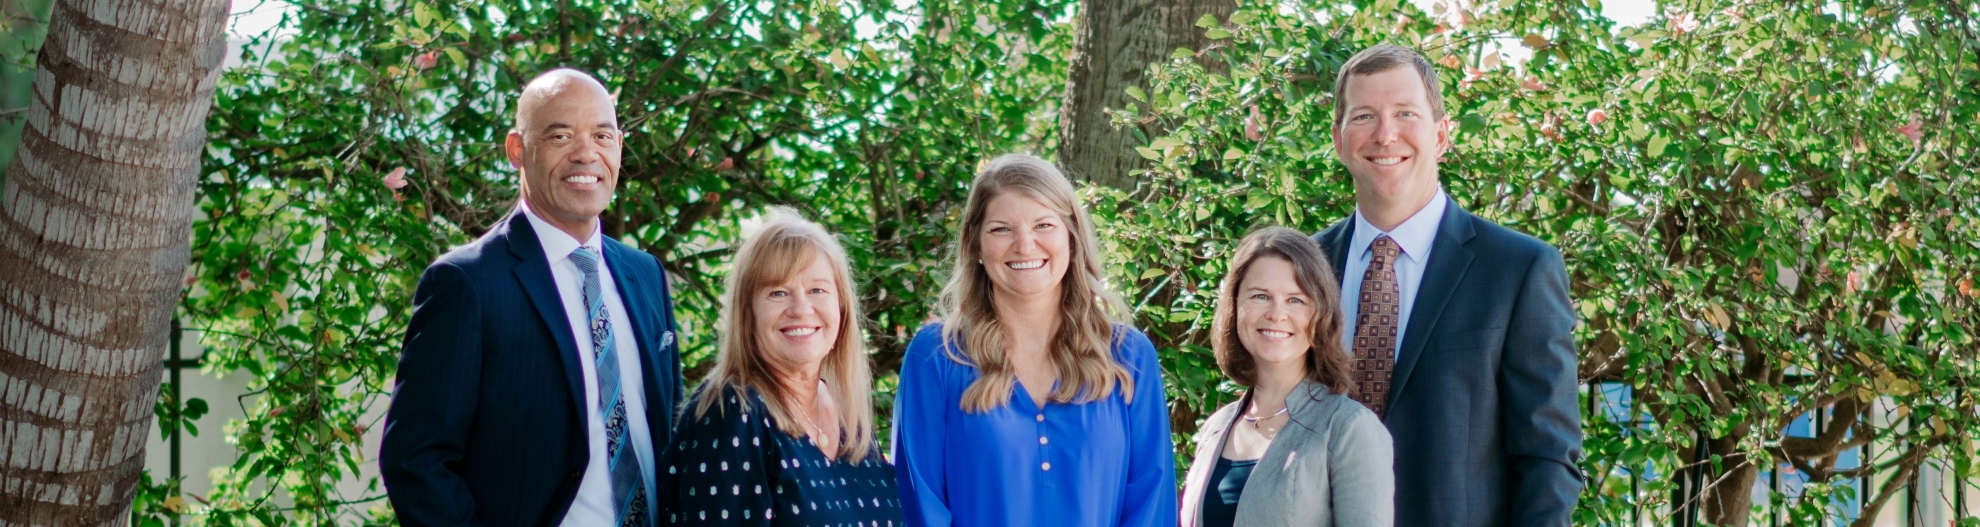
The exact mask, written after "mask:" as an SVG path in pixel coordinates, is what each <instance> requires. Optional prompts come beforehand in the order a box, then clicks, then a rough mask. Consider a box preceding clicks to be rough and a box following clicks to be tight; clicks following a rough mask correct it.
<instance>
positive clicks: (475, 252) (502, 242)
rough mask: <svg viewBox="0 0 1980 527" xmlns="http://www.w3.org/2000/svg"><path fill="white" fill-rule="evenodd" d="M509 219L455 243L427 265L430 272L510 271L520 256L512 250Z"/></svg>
mask: <svg viewBox="0 0 1980 527" xmlns="http://www.w3.org/2000/svg"><path fill="white" fill-rule="evenodd" d="M509 244H510V239H509V222H508V221H502V222H498V223H496V224H495V225H494V226H493V227H490V228H489V229H488V232H487V233H485V234H482V235H481V237H480V238H475V239H474V241H471V242H468V243H467V244H465V245H461V246H459V247H455V248H453V249H450V250H448V251H447V253H446V254H442V255H440V257H439V258H436V259H434V260H433V263H432V264H431V265H428V266H427V267H426V272H427V274H429V275H432V274H436V273H441V272H447V271H459V272H461V273H463V274H466V275H470V276H480V275H486V274H492V273H497V272H507V271H508V269H509V268H510V267H514V266H515V264H516V263H518V262H519V260H517V259H516V257H515V255H514V254H513V253H511V252H510V250H509Z"/></svg>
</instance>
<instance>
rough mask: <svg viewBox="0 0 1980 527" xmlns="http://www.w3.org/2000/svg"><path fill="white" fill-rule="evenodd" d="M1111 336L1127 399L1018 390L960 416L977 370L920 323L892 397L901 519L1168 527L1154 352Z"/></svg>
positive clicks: (938, 331) (1169, 468)
mask: <svg viewBox="0 0 1980 527" xmlns="http://www.w3.org/2000/svg"><path fill="white" fill-rule="evenodd" d="M1114 331H1115V337H1116V338H1115V345H1114V354H1115V358H1116V360H1118V361H1120V362H1121V364H1122V365H1124V366H1126V367H1127V369H1128V372H1129V373H1130V374H1131V375H1132V376H1133V377H1134V401H1133V402H1128V400H1127V399H1126V398H1125V397H1123V394H1122V390H1121V389H1120V388H1119V387H1117V388H1116V389H1115V390H1114V393H1113V394H1112V395H1109V396H1108V397H1106V398H1104V399H1100V400H1097V401H1093V402H1088V403H1082V404H1060V403H1052V402H1048V403H1046V404H1045V407H1044V408H1043V409H1040V408H1039V407H1038V406H1037V405H1035V404H1032V402H1031V397H1030V396H1029V395H1026V394H1025V391H1024V387H1023V385H1022V384H1019V385H1018V386H1017V387H1015V388H1014V389H1013V390H1011V399H1010V402H1009V403H1007V404H1005V405H1004V406H1001V407H998V408H997V409H994V410H991V411H989V412H986V413H965V412H963V410H962V394H963V390H964V389H967V388H968V387H969V385H970V383H972V382H975V381H976V378H977V376H978V374H977V371H976V368H974V367H971V366H966V365H963V364H960V363H957V362H956V361H955V360H953V359H951V358H950V357H949V353H948V351H947V350H946V349H945V348H947V346H945V345H944V344H943V342H942V325H941V324H940V323H936V324H930V325H928V326H926V327H923V328H921V331H920V332H918V333H916V334H915V336H914V341H913V342H910V343H909V344H908V350H907V357H906V358H905V359H903V361H902V364H901V381H900V391H899V393H898V394H897V395H896V397H895V399H894V410H895V412H896V414H895V420H894V431H895V433H896V434H897V436H896V440H895V443H894V472H895V474H896V475H897V476H898V478H899V481H900V489H901V501H902V506H903V507H902V508H903V509H904V511H903V512H905V513H906V514H907V520H908V524H909V525H917V526H934V527H946V526H951V525H954V526H974V525H988V526H1005V525H1016V526H1033V525H1066V526H1082V527H1111V526H1134V527H1172V526H1174V525H1176V469H1175V447H1174V444H1173V443H1171V442H1170V438H1169V411H1168V405H1167V404H1166V400H1165V399H1166V395H1165V394H1164V393H1163V387H1162V368H1161V366H1160V364H1159V363H1157V362H1156V357H1155V346H1154V344H1151V343H1150V342H1149V341H1148V336H1146V335H1143V334H1142V333H1141V332H1140V331H1137V330H1135V329H1134V328H1130V327H1127V326H1115V327H1114ZM958 355H959V354H958Z"/></svg>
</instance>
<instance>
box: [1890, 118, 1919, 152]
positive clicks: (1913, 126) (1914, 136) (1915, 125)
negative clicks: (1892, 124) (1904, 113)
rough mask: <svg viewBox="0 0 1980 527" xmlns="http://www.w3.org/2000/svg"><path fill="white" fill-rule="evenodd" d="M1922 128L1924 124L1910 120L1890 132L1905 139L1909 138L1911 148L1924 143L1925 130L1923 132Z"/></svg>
mask: <svg viewBox="0 0 1980 527" xmlns="http://www.w3.org/2000/svg"><path fill="white" fill-rule="evenodd" d="M1924 126H1925V123H1924V122H1923V121H1919V120H1917V119H1912V120H1911V122H1909V123H1904V126H1900V127H1897V129H1896V130H1892V131H1894V132H1897V133H1898V134H1899V135H1903V136H1905V137H1909V138H1911V144H1912V146H1917V145H1919V144H1921V143H1924V142H1925V130H1923V127H1924Z"/></svg>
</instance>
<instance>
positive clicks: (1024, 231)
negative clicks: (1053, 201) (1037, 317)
mask: <svg viewBox="0 0 1980 527" xmlns="http://www.w3.org/2000/svg"><path fill="white" fill-rule="evenodd" d="M977 240H978V241H977V256H978V258H979V259H981V260H983V269H984V272H985V273H987V274H989V276H990V283H991V284H992V285H993V286H995V287H996V292H997V294H998V295H1003V296H1009V297H1014V298H1036V297H1038V296H1040V295H1049V296H1050V298H1053V299H1057V298H1058V294H1059V284H1060V282H1061V280H1062V279H1064V278H1065V276H1066V268H1067V266H1068V265H1069V261H1068V260H1069V259H1070V256H1071V254H1072V234H1071V229H1069V228H1068V226H1067V221H1066V219H1065V217H1064V216H1061V215H1060V214H1059V213H1058V212H1057V211H1054V210H1052V208H1051V207H1047V206H1045V204H1044V203H1039V202H1038V200H1035V199H1032V198H1031V197H1030V196H1026V195H1024V194H1023V193H1020V192H1004V193H1003V194H1001V195H999V196H997V197H996V198H992V199H991V200H990V204H989V205H988V206H986V207H984V215H983V226H982V227H981V231H980V232H979V233H978V236H977Z"/></svg>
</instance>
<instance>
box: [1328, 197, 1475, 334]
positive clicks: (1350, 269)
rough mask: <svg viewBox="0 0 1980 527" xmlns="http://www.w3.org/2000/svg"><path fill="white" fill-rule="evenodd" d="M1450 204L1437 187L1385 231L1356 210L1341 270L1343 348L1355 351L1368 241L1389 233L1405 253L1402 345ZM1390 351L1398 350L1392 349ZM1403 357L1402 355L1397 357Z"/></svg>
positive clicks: (1400, 268)
mask: <svg viewBox="0 0 1980 527" xmlns="http://www.w3.org/2000/svg"><path fill="white" fill-rule="evenodd" d="M1449 205H1450V198H1449V197H1447V196H1445V195H1444V189H1441V188H1440V189H1437V196H1436V197H1432V198H1430V202H1429V203H1425V204H1424V205H1423V208H1422V209H1421V210H1418V211H1416V214H1415V215H1412V216H1410V217H1409V219H1407V220H1403V222H1402V224H1400V225H1396V228H1395V230H1391V231H1388V232H1383V231H1382V230H1380V229H1376V228H1375V226H1374V225H1371V224H1369V223H1368V220H1367V219H1364V218H1362V217H1361V209H1360V208H1358V207H1357V208H1355V210H1354V240H1353V241H1350V242H1348V256H1347V270H1346V271H1343V272H1342V273H1341V321H1342V322H1344V323H1345V325H1344V326H1343V327H1342V328H1341V330H1342V333H1341V349H1342V350H1344V351H1346V352H1347V353H1348V354H1349V355H1353V354H1354V326H1355V324H1354V321H1355V315H1356V314H1359V313H1360V312H1361V302H1360V298H1361V275H1363V274H1366V273H1367V272H1368V261H1369V259H1370V258H1371V257H1372V256H1371V253H1370V252H1369V251H1368V246H1369V244H1372V243H1375V238H1378V237H1381V236H1384V235H1387V236H1388V237H1390V238H1393V239H1395V240H1396V247H1397V248H1400V249H1402V256H1399V257H1397V258H1396V262H1395V267H1396V293H1397V304H1399V305H1397V306H1396V317H1397V320H1396V346H1397V348H1398V349H1400V348H1401V346H1402V341H1403V335H1405V334H1406V333H1404V332H1405V331H1408V330H1409V312H1410V308H1412V307H1415V305H1416V290H1417V285H1419V284H1422V283H1423V268H1424V266H1426V265H1428V264H1429V263H1430V247H1431V246H1432V245H1435V243H1434V242H1436V241H1437V227H1438V226H1441V225H1443V223H1444V208H1445V207H1447V206H1449ZM1391 353H1395V352H1394V351H1391ZM1396 358H1398V359H1400V358H1401V357H1396Z"/></svg>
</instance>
